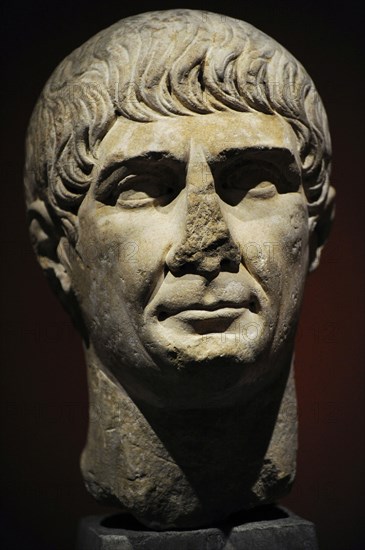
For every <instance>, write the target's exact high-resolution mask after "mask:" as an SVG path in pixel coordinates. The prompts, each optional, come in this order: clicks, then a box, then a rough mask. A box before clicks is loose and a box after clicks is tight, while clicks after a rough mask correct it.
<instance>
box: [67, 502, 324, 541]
mask: <svg viewBox="0 0 365 550" xmlns="http://www.w3.org/2000/svg"><path fill="white" fill-rule="evenodd" d="M228 548H229V549H230V550H255V549H257V550H299V549H300V550H318V543H317V537H316V533H315V527H314V524H313V523H311V522H310V521H307V520H305V519H302V518H300V517H298V516H296V515H295V514H293V513H292V512H290V511H289V510H287V509H286V508H282V507H279V506H265V507H262V508H260V509H256V510H253V511H251V512H246V513H241V514H235V515H234V516H232V517H231V518H230V519H229V520H227V521H225V522H222V523H219V524H217V525H215V526H213V527H207V528H205V529H195V530H192V531H151V530H148V529H146V528H144V527H143V526H142V525H141V524H140V523H138V522H137V521H136V520H135V519H134V518H132V517H131V516H129V515H124V514H117V515H113V516H89V517H86V518H83V519H82V520H81V522H80V525H79V532H78V539H77V546H76V550H134V549H136V550H193V549H199V550H223V549H226V550H227V549H228Z"/></svg>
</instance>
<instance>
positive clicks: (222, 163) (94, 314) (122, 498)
mask: <svg viewBox="0 0 365 550" xmlns="http://www.w3.org/2000/svg"><path fill="white" fill-rule="evenodd" d="M330 157H331V144H330V137H329V133H328V126H327V119H326V114H325V111H324V108H323V105H322V103H321V100H320V97H319V96H318V93H317V91H316V89H315V87H314V85H313V82H312V81H311V79H310V78H309V76H308V75H307V73H306V72H305V70H304V69H303V67H302V66H301V65H300V64H299V63H298V62H297V61H296V60H295V59H294V58H293V57H292V56H291V55H290V54H289V53H288V52H287V51H286V50H285V49H284V48H283V47H282V46H280V45H279V44H278V43H276V42H275V41H274V40H272V39H271V38H269V37H268V36H266V35H265V34H263V33H261V32H260V31H258V30H257V29H255V28H254V27H252V26H250V25H249V24H247V23H245V22H242V21H238V20H234V19H231V18H229V17H226V16H223V15H217V14H212V13H208V12H200V11H195V10H169V11H165V12H163V11H161V12H151V13H147V14H142V15H138V16H134V17H130V18H128V19H125V20H122V21H119V22H118V23H116V24H115V25H113V26H112V27H110V28H109V29H106V30H104V31H102V32H100V33H99V34H98V35H96V36H95V37H93V38H91V39H90V40H89V41H88V42H87V43H86V44H84V45H83V46H81V47H80V48H79V49H77V50H75V52H73V53H72V54H70V55H69V56H68V57H67V58H66V59H65V60H64V61H63V62H62V63H61V64H60V65H59V67H58V68H57V69H56V70H55V72H54V73H53V75H52V76H51V78H50V79H49V81H48V82H47V84H46V86H45V88H44V90H43V92H42V95H41V97H40V99H39V101H38V103H37V105H36V107H35V110H34V113H33V115H32V119H31V122H30V125H29V130H28V136H27V158H26V168H25V185H26V193H27V207H28V215H29V224H30V232H31V236H32V242H33V245H34V248H35V251H36V254H37V256H38V258H39V261H40V264H41V266H42V268H43V269H44V271H45V273H46V275H47V276H48V278H49V280H50V283H51V285H52V286H53V288H54V290H55V292H56V293H57V295H58V296H59V298H60V300H61V301H62V303H63V304H64V306H65V307H66V308H67V310H68V311H69V313H70V315H71V316H72V318H73V320H74V322H75V325H76V326H77V328H78V329H79V331H80V333H81V335H82V337H83V341H84V349H85V357H86V362H87V367H88V383H89V392H90V420H89V431H88V437H87V443H86V447H85V449H84V452H83V455H82V461H81V466H82V472H83V476H84V479H85V482H86V485H87V487H88V489H89V490H90V492H91V493H92V494H93V495H94V496H95V497H96V498H97V499H98V500H100V501H102V502H105V503H109V504H115V505H116V506H120V507H121V508H123V509H124V510H126V511H129V512H131V513H132V514H133V515H134V516H135V517H136V518H137V519H139V520H140V521H141V522H142V523H144V524H145V525H146V526H148V527H151V528H155V529H167V528H195V527H201V526H205V525H209V524H211V523H212V522H213V521H217V520H221V519H224V518H225V517H227V516H228V515H229V514H231V513H233V512H236V511H239V510H242V509H248V508H252V507H254V506H256V505H259V504H264V503H270V502H273V501H275V500H277V499H278V498H280V497H281V496H282V495H285V494H286V493H287V492H288V491H289V490H290V487H291V484H292V482H293V480H294V477H295V457H296V450H297V449H296V448H297V417H296V397H295V387H294V373H293V351H294V337H295V331H296V327H297V322H298V318H299V312H300V305H301V300H302V294H303V288H304V284H305V280H306V277H307V274H308V272H309V271H310V270H312V269H314V268H315V267H317V265H318V261H319V258H320V253H321V250H322V247H323V244H324V242H325V240H326V238H327V234H328V231H329V227H330V223H331V219H332V217H333V199H334V191H333V189H332V187H330V185H329V174H330Z"/></svg>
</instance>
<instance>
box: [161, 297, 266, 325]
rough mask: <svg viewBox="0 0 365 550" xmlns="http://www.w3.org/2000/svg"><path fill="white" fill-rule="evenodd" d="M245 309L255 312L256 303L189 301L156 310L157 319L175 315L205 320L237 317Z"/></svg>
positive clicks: (186, 318)
mask: <svg viewBox="0 0 365 550" xmlns="http://www.w3.org/2000/svg"><path fill="white" fill-rule="evenodd" d="M245 309H248V310H250V311H251V312H256V304H255V302H254V301H253V300H252V301H243V302H240V303H237V302H231V301H219V302H214V303H210V304H204V303H196V302H194V303H191V304H181V305H179V306H173V305H167V306H166V307H164V306H162V305H161V306H160V307H159V308H158V311H157V318H158V320H159V321H165V320H166V319H168V318H169V317H173V316H177V317H179V318H180V319H183V320H192V321H193V320H197V321H198V320H205V319H216V318H222V319H223V318H230V317H237V316H238V315H240V314H241V313H242V312H243V311H244V310H245Z"/></svg>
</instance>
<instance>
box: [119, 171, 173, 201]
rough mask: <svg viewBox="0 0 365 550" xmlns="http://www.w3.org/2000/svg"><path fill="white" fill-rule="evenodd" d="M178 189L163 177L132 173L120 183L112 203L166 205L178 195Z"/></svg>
mask: <svg viewBox="0 0 365 550" xmlns="http://www.w3.org/2000/svg"><path fill="white" fill-rule="evenodd" d="M177 193H178V192H177V190H176V189H175V188H174V186H173V185H171V183H170V182H168V181H166V180H165V179H164V178H163V177H161V178H159V177H158V176H156V175H149V174H143V175H135V174H130V175H128V176H127V177H125V178H124V179H123V180H122V181H121V182H119V183H118V185H117V189H116V191H115V193H113V195H114V200H113V201H112V203H111V204H114V205H119V206H122V207H125V208H137V207H140V206H148V205H165V204H168V203H169V202H171V201H172V200H173V199H174V198H175V197H176V195H177Z"/></svg>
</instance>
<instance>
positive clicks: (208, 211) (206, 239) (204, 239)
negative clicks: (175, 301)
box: [169, 141, 241, 274]
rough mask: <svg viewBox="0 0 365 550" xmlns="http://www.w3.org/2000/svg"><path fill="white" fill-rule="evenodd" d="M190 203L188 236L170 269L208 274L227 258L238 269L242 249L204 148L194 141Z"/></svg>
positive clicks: (188, 186) (188, 172) (189, 174)
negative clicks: (235, 239) (224, 211)
mask: <svg viewBox="0 0 365 550" xmlns="http://www.w3.org/2000/svg"><path fill="white" fill-rule="evenodd" d="M186 207H187V209H186V223H185V237H184V239H183V242H182V243H181V244H180V246H178V247H177V249H176V250H175V251H174V253H173V257H172V258H170V262H169V267H170V269H171V270H172V271H174V270H175V271H176V270H185V271H192V270H194V271H195V272H197V273H199V274H206V273H212V272H217V271H219V269H220V268H221V266H222V262H224V263H225V265H227V266H228V265H229V266H230V270H231V271H237V269H238V267H239V263H240V259H241V255H240V252H239V249H238V247H237V246H236V245H235V244H234V242H233V240H232V237H231V235H230V233H229V230H228V227H227V224H226V221H225V219H224V217H223V215H222V211H221V207H220V203H219V197H218V195H217V194H216V192H215V187H214V178H213V175H212V172H211V170H210V167H209V164H208V162H207V159H206V156H205V154H204V151H203V149H202V148H201V146H199V145H197V144H195V143H194V142H193V141H191V143H190V151H189V159H188V164H187V170H186Z"/></svg>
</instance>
